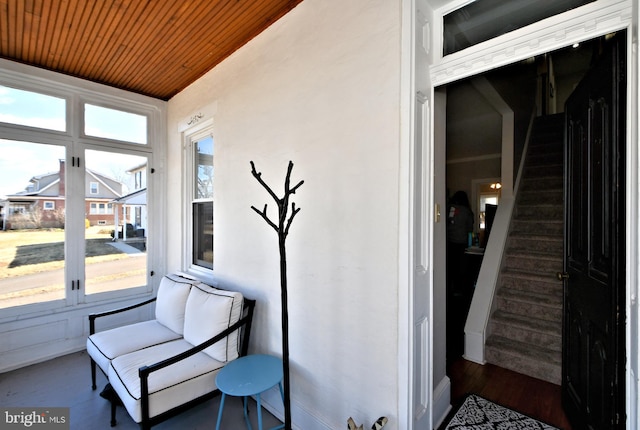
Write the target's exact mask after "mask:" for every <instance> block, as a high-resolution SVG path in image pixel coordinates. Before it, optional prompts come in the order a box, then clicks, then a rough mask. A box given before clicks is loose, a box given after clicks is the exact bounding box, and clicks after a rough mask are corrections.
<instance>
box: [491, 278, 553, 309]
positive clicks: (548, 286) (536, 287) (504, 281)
mask: <svg viewBox="0 0 640 430" xmlns="http://www.w3.org/2000/svg"><path fill="white" fill-rule="evenodd" d="M548 280H549V282H540V281H535V280H532V279H526V278H519V277H517V276H509V275H504V274H503V275H502V278H501V281H500V285H501V286H502V287H504V288H508V289H511V290H518V291H537V292H539V293H540V294H548V295H553V296H559V297H560V302H559V303H561V302H562V282H559V281H558V280H556V279H555V274H554V275H552V274H549V276H548ZM554 281H555V282H554Z"/></svg>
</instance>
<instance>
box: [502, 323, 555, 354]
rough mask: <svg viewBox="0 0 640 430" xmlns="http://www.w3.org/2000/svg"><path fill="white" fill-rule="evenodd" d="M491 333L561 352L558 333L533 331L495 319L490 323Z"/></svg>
mask: <svg viewBox="0 0 640 430" xmlns="http://www.w3.org/2000/svg"><path fill="white" fill-rule="evenodd" d="M560 329H561V328H560V327H559V328H558V332H560ZM491 333H492V334H495V335H498V336H502V337H504V338H506V339H512V340H515V341H518V342H525V343H529V344H532V345H537V346H542V347H544V348H547V349H549V350H551V351H557V352H562V337H561V336H560V334H559V333H558V334H551V333H540V332H535V331H531V330H527V329H525V328H523V327H517V326H512V325H508V324H505V323H502V322H498V321H495V320H494V321H493V322H492V323H491Z"/></svg>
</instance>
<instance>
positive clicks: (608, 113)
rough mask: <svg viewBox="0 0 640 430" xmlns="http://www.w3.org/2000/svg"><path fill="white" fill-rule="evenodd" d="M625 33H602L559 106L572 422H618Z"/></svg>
mask: <svg viewBox="0 0 640 430" xmlns="http://www.w3.org/2000/svg"><path fill="white" fill-rule="evenodd" d="M625 37H626V34H624V33H620V34H618V35H617V36H615V37H614V38H611V39H609V40H605V39H604V38H603V40H602V42H601V45H600V47H599V52H598V53H597V54H596V57H597V58H598V59H597V61H596V62H595V64H594V67H593V68H592V70H591V71H590V72H589V73H588V74H587V76H586V77H585V78H584V79H583V81H582V82H581V83H580V84H579V85H578V87H577V88H576V90H575V91H574V93H573V94H572V95H571V97H570V98H569V100H568V101H567V104H566V106H565V112H566V143H567V145H566V168H565V203H566V207H565V262H564V267H565V276H566V277H565V282H564V326H563V343H564V345H563V361H562V362H563V369H562V390H563V403H564V408H565V411H566V413H567V415H568V417H569V419H570V420H571V422H572V424H573V426H574V428H577V429H598V430H601V429H613V428H623V427H624V422H625V417H624V410H625V409H624V407H625V402H624V399H625V398H624V360H625V356H624V354H625V346H624V324H623V323H624V309H625V307H624V304H625V301H624V291H625V278H624V260H625V255H624V252H625V210H624V199H625V195H624V184H625V172H624V166H625V157H624V146H625V100H626V99H625V94H626V84H625V82H626V80H625V71H626V68H625Z"/></svg>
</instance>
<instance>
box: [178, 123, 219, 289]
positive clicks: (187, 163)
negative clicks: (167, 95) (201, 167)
mask: <svg viewBox="0 0 640 430" xmlns="http://www.w3.org/2000/svg"><path fill="white" fill-rule="evenodd" d="M182 136H183V138H182V141H183V151H184V157H183V160H184V166H183V175H182V177H183V187H182V189H183V193H182V199H183V201H182V207H183V211H184V213H183V219H184V222H183V223H182V225H183V231H182V237H183V238H184V240H183V241H182V242H183V248H182V267H183V270H184V271H185V272H188V273H191V274H193V275H195V276H201V277H206V276H211V275H212V274H213V271H214V269H215V257H214V260H213V267H214V269H207V268H206V267H202V266H198V265H195V264H193V204H192V203H193V202H194V201H195V200H194V198H193V195H194V191H195V190H194V183H193V178H194V176H195V172H194V159H193V143H194V142H197V141H198V140H200V139H203V138H205V137H209V136H213V118H209V119H207V120H204V121H201V122H199V123H198V124H196V125H194V126H193V127H190V128H187V129H185V130H184V131H183V132H182ZM214 148H215V139H214ZM214 152H215V149H214ZM214 160H215V156H214ZM214 163H215V161H214ZM214 169H215V167H214ZM213 192H214V195H215V185H214V191H213ZM214 200H215V199H214ZM215 222H216V221H215V204H214V217H213V223H214V231H215ZM215 241H216V239H215V235H214V238H213V243H214V245H213V246H214V249H215ZM214 255H215V251H214Z"/></svg>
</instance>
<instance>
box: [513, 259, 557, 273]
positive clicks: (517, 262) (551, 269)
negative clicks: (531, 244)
mask: <svg viewBox="0 0 640 430" xmlns="http://www.w3.org/2000/svg"><path fill="white" fill-rule="evenodd" d="M506 267H507V269H518V270H523V271H525V272H539V273H542V274H545V273H551V274H555V273H557V272H561V271H562V259H560V260H547V259H541V258H529V257H520V256H511V255H507V258H506Z"/></svg>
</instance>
